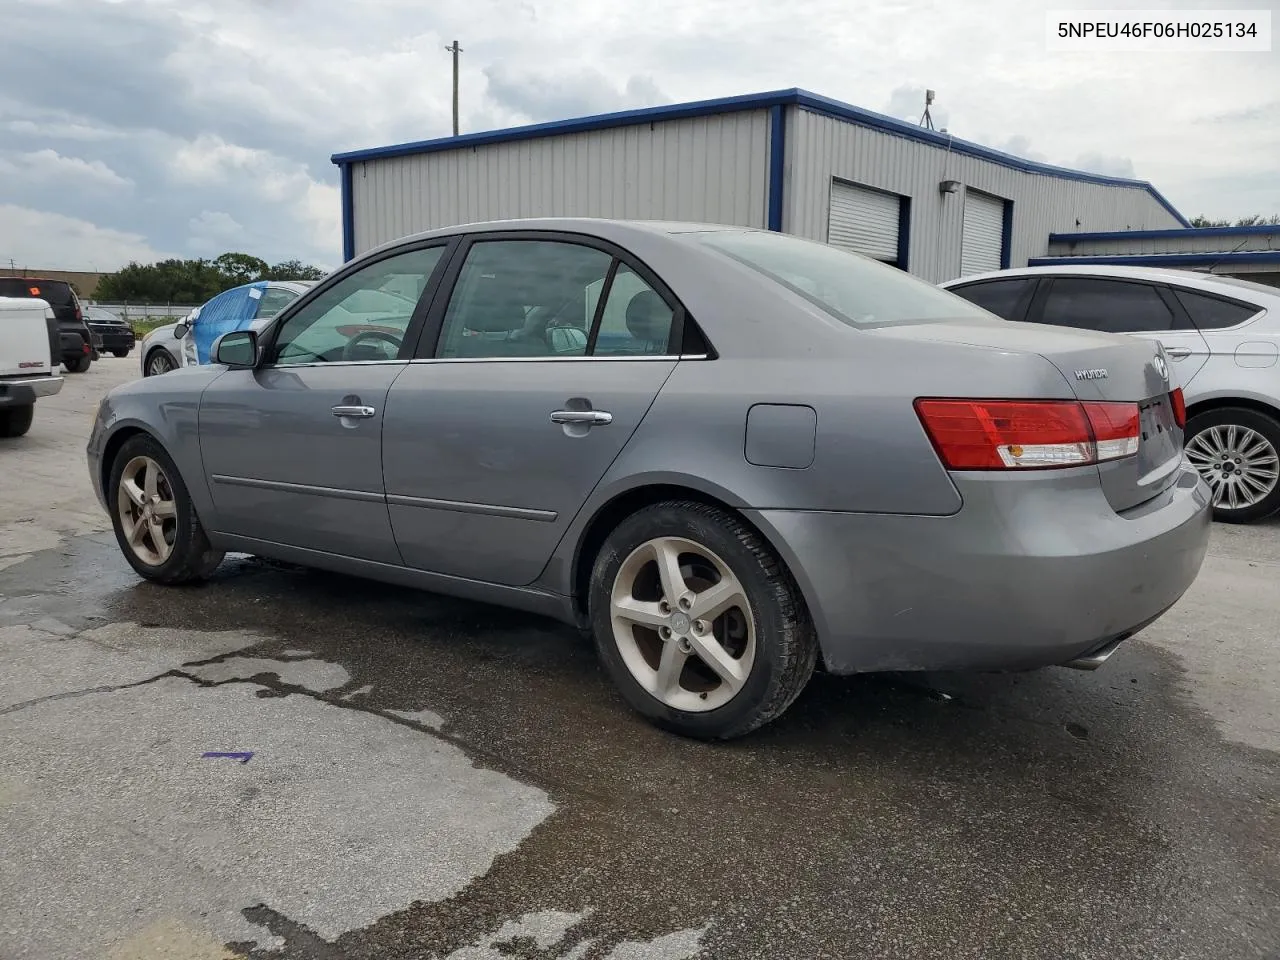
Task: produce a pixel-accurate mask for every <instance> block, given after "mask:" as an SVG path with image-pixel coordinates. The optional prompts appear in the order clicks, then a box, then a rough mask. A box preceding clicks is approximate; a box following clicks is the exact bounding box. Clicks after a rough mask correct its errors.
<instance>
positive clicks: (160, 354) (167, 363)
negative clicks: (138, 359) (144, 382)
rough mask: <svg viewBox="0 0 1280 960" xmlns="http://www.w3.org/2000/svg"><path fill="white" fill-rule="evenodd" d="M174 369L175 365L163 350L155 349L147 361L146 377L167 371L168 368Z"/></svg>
mask: <svg viewBox="0 0 1280 960" xmlns="http://www.w3.org/2000/svg"><path fill="white" fill-rule="evenodd" d="M176 369H177V366H176V365H175V364H174V362H173V361H172V360H171V359H170V358H169V355H168V354H167V353H165V352H164V351H163V350H157V351H156V352H155V353H153V354H152V355H151V359H150V360H148V361H147V376H148V377H158V376H159V375H160V374H162V373H168V372H169V371H170V370H176Z"/></svg>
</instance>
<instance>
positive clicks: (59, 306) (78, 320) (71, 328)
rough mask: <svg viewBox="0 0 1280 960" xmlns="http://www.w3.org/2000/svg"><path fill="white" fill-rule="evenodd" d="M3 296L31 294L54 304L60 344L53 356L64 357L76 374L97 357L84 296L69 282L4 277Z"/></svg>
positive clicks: (0, 290)
mask: <svg viewBox="0 0 1280 960" xmlns="http://www.w3.org/2000/svg"><path fill="white" fill-rule="evenodd" d="M0 297H30V298H32V299H40V300H44V301H45V302H47V303H48V304H49V306H51V307H53V315H54V316H55V317H56V318H57V320H58V343H57V345H56V349H54V351H53V355H54V356H55V357H60V358H61V359H62V364H63V366H65V367H66V368H67V369H68V370H70V371H71V372H72V373H84V372H85V371H87V370H88V369H89V364H90V363H92V362H93V361H94V360H96V359H97V353H98V351H97V344H96V343H95V342H94V339H95V338H94V336H93V334H92V333H91V332H90V330H89V325H88V324H87V323H85V321H84V311H83V310H81V308H80V298H79V297H77V296H76V292H75V291H74V290H72V289H71V284H69V283H67V281H65V280H46V279H44V278H43V277H0ZM50 346H53V344H50Z"/></svg>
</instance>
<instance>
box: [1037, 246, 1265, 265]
mask: <svg viewBox="0 0 1280 960" xmlns="http://www.w3.org/2000/svg"><path fill="white" fill-rule="evenodd" d="M1236 263H1277V264H1280V250H1262V251H1254V252H1243V253H1152V254H1133V255H1127V254H1114V255H1111V256H1102V257H1034V258H1032V259H1031V260H1028V261H1027V266H1029V267H1070V266H1074V265H1075V264H1080V265H1082V266H1084V265H1087V264H1110V265H1112V266H1117V267H1122V266H1135V267H1207V266H1209V265H1211V264H1236Z"/></svg>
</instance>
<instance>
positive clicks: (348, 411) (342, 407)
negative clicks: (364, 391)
mask: <svg viewBox="0 0 1280 960" xmlns="http://www.w3.org/2000/svg"><path fill="white" fill-rule="evenodd" d="M377 412H378V411H377V410H375V409H374V408H373V407H366V406H364V405H363V404H359V403H353V404H345V403H340V404H338V405H337V406H336V407H334V408H333V415H334V416H335V417H356V418H359V419H361V420H367V419H368V418H369V417H372V416H373V415H374V414H375V413H377Z"/></svg>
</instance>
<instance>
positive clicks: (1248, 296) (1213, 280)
mask: <svg viewBox="0 0 1280 960" xmlns="http://www.w3.org/2000/svg"><path fill="white" fill-rule="evenodd" d="M1051 276H1072V277H1082V276H1083V277H1110V278H1112V279H1116V280H1147V281H1151V282H1156V283H1176V284H1179V285H1181V286H1184V287H1195V288H1197V289H1200V290H1206V291H1214V290H1217V291H1218V292H1219V293H1221V294H1223V295H1224V296H1232V297H1235V298H1236V299H1242V300H1249V301H1266V300H1276V299H1280V288H1275V287H1269V286H1266V285H1265V284H1261V283H1253V282H1252V281H1249V280H1242V279H1240V278H1239V277H1226V276H1221V275H1218V274H1213V273H1202V272H1200V271H1197V270H1179V269H1177V268H1175V267H1130V266H1124V265H1122V264H1106V263H1082V264H1079V265H1078V266H1072V265H1071V264H1054V265H1052V266H1043V267H1012V268H1010V269H1008V270H992V271H989V272H987V273H975V274H970V275H969V276H966V277H957V278H956V279H955V280H947V281H945V282H944V283H942V284H941V286H942V287H944V288H946V289H950V288H952V287H956V286H959V285H961V284H969V283H976V282H978V281H981V280H1006V279H1010V278H1013V277H1051Z"/></svg>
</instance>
